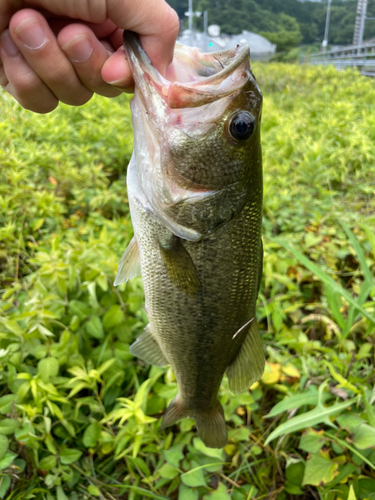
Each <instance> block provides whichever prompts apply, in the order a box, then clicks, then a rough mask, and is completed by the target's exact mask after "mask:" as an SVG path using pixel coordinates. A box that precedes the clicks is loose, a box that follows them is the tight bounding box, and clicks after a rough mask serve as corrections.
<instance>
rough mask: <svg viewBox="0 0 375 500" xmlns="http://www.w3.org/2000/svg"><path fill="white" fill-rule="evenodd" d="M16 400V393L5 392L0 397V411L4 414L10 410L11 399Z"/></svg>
mask: <svg viewBox="0 0 375 500" xmlns="http://www.w3.org/2000/svg"><path fill="white" fill-rule="evenodd" d="M17 400H18V396H17V395H16V394H7V395H6V396H2V397H1V398H0V413H2V414H3V415H5V414H6V413H9V412H10V411H11V410H12V406H13V401H14V402H16V401H17Z"/></svg>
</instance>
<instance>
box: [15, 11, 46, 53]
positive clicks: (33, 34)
mask: <svg viewBox="0 0 375 500" xmlns="http://www.w3.org/2000/svg"><path fill="white" fill-rule="evenodd" d="M14 31H15V33H16V34H17V35H18V36H19V37H20V39H21V41H22V42H23V43H24V44H25V45H26V47H27V48H28V49H32V50H36V49H40V48H41V47H43V45H44V44H45V43H46V40H47V39H46V36H45V34H44V32H43V29H42V27H41V25H40V24H39V23H38V21H35V19H32V18H30V19H24V20H23V21H22V22H20V24H19V25H18V26H17V27H16V28H15V29H14Z"/></svg>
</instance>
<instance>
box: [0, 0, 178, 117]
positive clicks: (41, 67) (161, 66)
mask: <svg viewBox="0 0 375 500" xmlns="http://www.w3.org/2000/svg"><path fill="white" fill-rule="evenodd" d="M124 29H127V30H131V31H135V32H137V33H139V35H140V38H141V40H142V44H143V45H144V47H145V48H146V50H147V52H148V54H149V56H150V58H151V60H152V62H153V63H154V65H155V66H156V67H157V69H158V70H159V71H160V72H161V73H162V74H165V72H166V70H167V67H168V65H169V64H170V63H171V61H172V58H173V48H174V44H175V41H176V38H177V35H178V29H179V22H178V17H177V14H176V12H175V11H174V10H173V9H172V8H171V7H169V5H168V4H167V3H166V2H165V1H164V0H137V2H134V0H29V1H23V0H1V2H0V85H1V86H2V87H3V88H4V89H5V90H6V91H7V92H8V93H10V94H11V95H12V96H13V97H14V98H15V99H16V100H17V101H18V102H19V103H20V104H21V106H23V107H24V108H26V109H29V110H31V111H34V112H37V113H48V112H50V111H52V110H53V109H55V108H56V107H57V105H58V103H59V101H61V102H63V103H66V104H70V105H72V106H80V105H82V104H85V103H86V102H87V101H88V100H89V99H90V98H91V97H92V95H93V94H94V93H96V94H100V95H103V96H106V97H116V96H117V95H119V94H121V93H122V92H132V91H133V88H134V82H133V78H132V75H131V71H130V67H129V64H128V62H127V60H126V58H125V55H124V51H123V48H122V32H123V30H124Z"/></svg>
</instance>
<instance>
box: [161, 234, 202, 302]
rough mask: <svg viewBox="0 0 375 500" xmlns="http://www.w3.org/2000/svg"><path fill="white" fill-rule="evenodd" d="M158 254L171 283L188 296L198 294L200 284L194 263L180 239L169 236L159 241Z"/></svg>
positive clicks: (172, 235)
mask: <svg viewBox="0 0 375 500" xmlns="http://www.w3.org/2000/svg"><path fill="white" fill-rule="evenodd" d="M159 246H160V254H161V258H162V260H163V262H164V265H165V267H166V269H167V273H168V276H169V278H170V280H171V281H172V283H173V284H174V285H175V286H176V287H177V288H178V289H179V290H180V291H181V292H184V293H186V294H187V295H190V296H195V295H197V294H198V293H199V288H200V283H199V278H198V274H197V270H196V268H195V265H194V262H193V261H192V258H191V256H190V254H189V252H188V251H187V250H186V248H185V247H184V246H183V244H182V241H181V239H180V238H178V237H177V236H175V235H174V234H171V235H170V237H169V238H167V239H165V240H163V241H159Z"/></svg>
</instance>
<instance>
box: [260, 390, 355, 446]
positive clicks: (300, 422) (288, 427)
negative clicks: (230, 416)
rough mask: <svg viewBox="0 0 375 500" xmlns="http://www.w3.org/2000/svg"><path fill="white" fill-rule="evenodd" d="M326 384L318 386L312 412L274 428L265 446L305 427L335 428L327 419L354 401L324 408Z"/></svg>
mask: <svg viewBox="0 0 375 500" xmlns="http://www.w3.org/2000/svg"><path fill="white" fill-rule="evenodd" d="M326 384H327V382H323V384H321V385H320V387H319V400H318V404H317V405H316V407H315V408H314V409H313V410H311V411H308V412H306V413H303V414H302V415H297V416H296V417H293V418H291V419H290V420H287V421H286V422H284V423H283V424H281V425H279V426H278V427H276V429H275V430H274V431H273V432H271V434H270V435H269V436H268V438H267V440H266V442H265V444H268V443H269V442H270V441H272V440H273V439H276V438H277V437H279V436H281V435H283V434H290V433H291V432H296V431H300V430H301V429H306V428H307V427H314V425H318V424H323V423H324V424H326V425H328V426H330V427H335V426H334V424H333V423H332V422H331V421H330V420H329V417H331V416H333V415H336V414H337V413H340V412H341V411H343V410H345V408H347V407H348V406H351V405H352V404H354V403H355V401H356V399H350V400H347V401H344V402H343V403H337V404H334V405H333V406H328V407H325V406H323V404H322V395H323V391H324V387H325V386H326Z"/></svg>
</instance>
